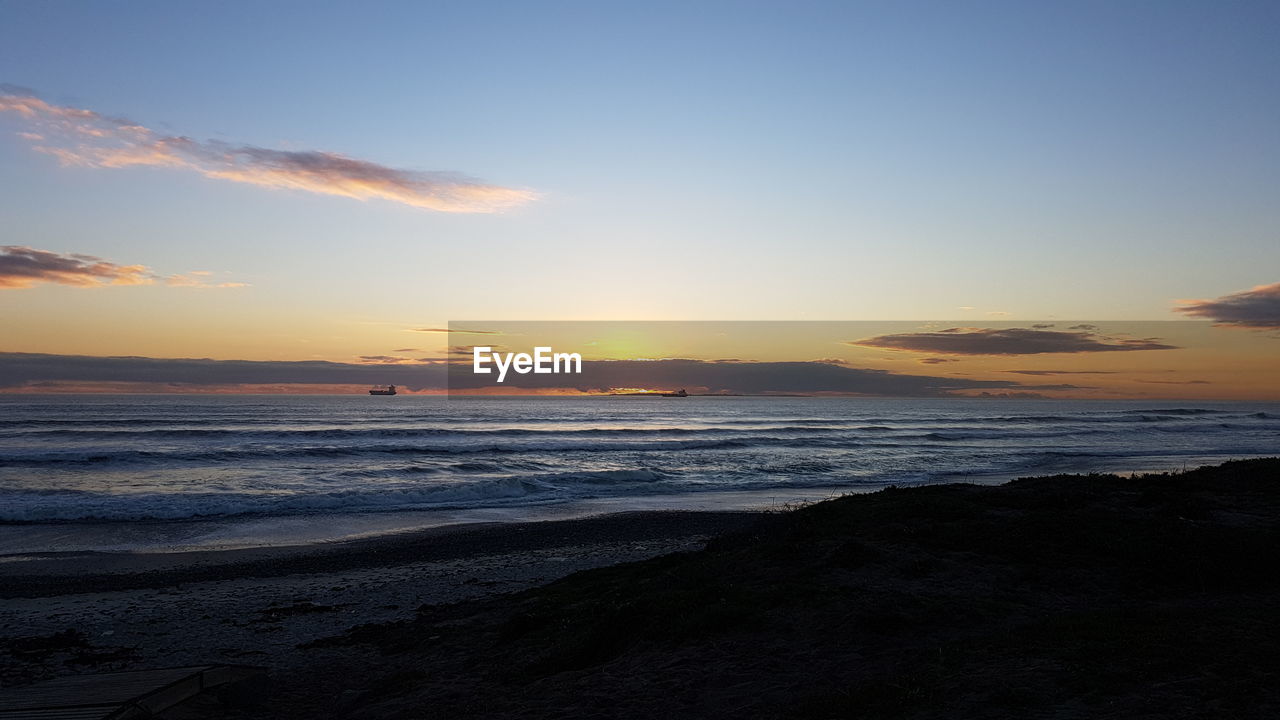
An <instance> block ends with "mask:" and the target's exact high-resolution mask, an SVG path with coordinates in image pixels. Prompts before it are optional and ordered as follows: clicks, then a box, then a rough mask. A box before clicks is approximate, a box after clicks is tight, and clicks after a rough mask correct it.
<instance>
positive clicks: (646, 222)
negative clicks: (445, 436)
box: [0, 0, 1280, 379]
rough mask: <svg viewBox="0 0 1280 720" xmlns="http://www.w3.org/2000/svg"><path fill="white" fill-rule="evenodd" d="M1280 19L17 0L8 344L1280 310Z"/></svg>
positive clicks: (116, 345) (10, 54) (3, 140)
mask: <svg viewBox="0 0 1280 720" xmlns="http://www.w3.org/2000/svg"><path fill="white" fill-rule="evenodd" d="M1278 36H1280V5H1277V4H1276V3H1274V2H1171V1H1166V0H1161V1H1159V2H1123V3H1117V2H1057V3H1048V2H1046V3H1024V2H966V3H954V2H833V3H805V2H786V3H782V2H770V3H758V2H681V3H660V2H655V3H642V4H636V3H599V2H590V3H588V2H582V3H570V2H547V3H524V2H510V3H499V2H474V3H429V2H404V3H395V2H382V3H324V4H320V3H291V2H272V3H244V2H229V3H171V2H157V3H150V2H130V3H111V2H59V3H30V2H17V1H13V0H0V83H4V86H3V88H0V187H2V188H3V189H4V192H3V193H0V217H3V224H2V225H0V246H5V247H6V248H9V249H6V250H4V251H0V310H2V311H3V319H2V320H0V331H2V332H0V336H2V338H3V339H2V340H0V351H3V352H8V353H33V354H50V355H88V356H122V355H129V356H146V357H155V358H212V359H215V360H250V361H289V362H292V361H327V362H334V363H361V362H365V361H363V360H361V358H364V357H375V356H392V355H396V350H397V349H399V348H402V347H423V346H428V345H430V343H428V342H426V339H424V337H423V334H421V333H418V332H416V330H417V329H419V328H423V327H436V326H443V325H445V324H447V323H448V322H449V321H450V320H456V319H460V318H476V317H486V318H500V319H507V320H915V321H926V320H947V321H954V322H955V326H957V327H961V326H968V325H980V324H981V323H983V322H990V321H993V320H1000V321H1006V320H1008V321H1026V322H1027V323H1030V322H1032V321H1056V320H1093V321H1106V320H1172V319H1185V318H1187V317H1192V318H1198V319H1200V320H1202V321H1203V322H1206V323H1207V322H1210V321H1214V320H1219V321H1221V320H1224V318H1223V317H1219V316H1217V315H1214V314H1213V312H1208V311H1205V312H1199V311H1197V308H1199V309H1201V310H1202V309H1204V308H1210V309H1211V310H1214V311H1219V310H1222V309H1223V308H1227V309H1230V310H1233V311H1238V310H1240V308H1242V307H1243V308H1245V309H1246V311H1247V313H1250V314H1248V316H1247V318H1246V319H1247V320H1248V322H1246V323H1241V322H1240V321H1239V318H1238V317H1237V316H1236V315H1230V316H1229V317H1226V318H1225V320H1226V323H1227V325H1228V326H1230V327H1228V330H1230V331H1231V332H1235V333H1237V334H1240V335H1243V334H1249V335H1250V336H1257V337H1262V338H1264V339H1272V340H1274V338H1272V337H1270V335H1267V333H1268V332H1270V333H1271V335H1274V334H1275V333H1274V332H1273V331H1274V329H1275V328H1276V327H1280V320H1277V317H1280V312H1278V311H1277V309H1276V305H1277V302H1280V301H1277V299H1276V298H1277V297H1280V290H1276V287H1277V286H1276V285H1275V284H1276V283H1277V282H1280V242H1277V240H1278V239H1280V238H1278V237H1277V236H1278V235H1280V202H1277V201H1278V200H1280V132H1277V122H1278V121H1280V74H1277V73H1276V72H1275V68H1276V67H1280V42H1277V40H1280V37H1278ZM1242 293H1244V294H1245V295H1241V294H1242ZM1249 293H1253V294H1249ZM1233 298H1234V299H1233ZM1220 299H1221V300H1220ZM1194 301H1199V302H1200V303H1201V304H1199V305H1197V304H1194ZM1205 303H1209V304H1207V305H1206V304H1205ZM1212 303H1217V304H1216V305H1214V304H1212ZM1179 308H1182V309H1183V310H1184V311H1186V310H1188V309H1190V312H1180V311H1179ZM1233 318H1234V319H1233ZM1024 327H1026V326H1024ZM429 339H433V340H436V346H434V347H425V350H426V351H427V354H432V353H436V352H439V351H442V350H443V348H444V347H445V345H444V344H442V343H443V340H442V339H438V338H429ZM1276 342H1280V340H1277V341H1276ZM0 379H2V378H0Z"/></svg>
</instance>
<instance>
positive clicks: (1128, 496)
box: [271, 459, 1280, 718]
mask: <svg viewBox="0 0 1280 720" xmlns="http://www.w3.org/2000/svg"><path fill="white" fill-rule="evenodd" d="M1277 557H1280V459H1268V460H1252V461H1239V462H1231V463H1226V464H1224V465H1221V466H1218V467H1213V468H1203V469H1200V470H1195V471H1191V472H1187V473H1182V474H1173V475H1168V474H1161V475H1145V476H1140V477H1133V478H1120V477H1115V476H1105V475H1090V476H1057V477H1046V478H1033V479H1024V480H1018V481H1015V482H1012V483H1009V484H1007V485H1004V486H1000V487H980V486H971V485H945V486H932V487H919V488H911V489H888V490H885V491H883V492H878V493H875V494H871V495H859V496H850V497H845V498H841V499H836V500H832V501H828V502H823V503H819V504H817V505H813V506H810V507H806V508H803V509H799V510H796V511H793V512H788V513H779V514H776V515H773V516H770V517H768V518H766V519H765V520H764V521H763V522H761V523H759V524H758V525H756V526H755V527H753V528H751V529H749V530H746V531H738V532H734V533H730V534H726V535H722V536H720V537H718V538H716V539H714V540H713V541H711V542H710V543H709V544H708V546H707V548H706V549H705V550H702V551H697V552H687V553H677V554H674V555H668V556H664V557H659V558H655V559H651V560H646V561H641V562H635V563H628V564H623V565H617V566H613V567H608V568H603V569H598V570H590V571H586V572H581V573H577V574H575V575H571V576H569V577H567V578H565V579H562V580H559V581H557V582H554V583H552V584H550V585H546V586H544V587H540V588H535V589H532V590H527V591H524V592H521V593H517V594H513V595H506V596H499V597H496V598H490V599H486V600H478V601H471V602H464V603H459V604H453V605H443V606H423V607H422V608H420V609H419V611H418V613H417V617H416V618H414V619H412V620H406V621H403V622H392V623H385V624H375V625H364V626H358V627H354V628H352V629H351V630H350V631H348V632H347V633H345V634H343V635H341V636H338V637H334V638H329V639H325V640H321V641H318V642H316V643H313V644H311V645H310V646H309V648H310V649H309V650H304V652H309V651H313V652H320V651H325V652H334V651H337V650H339V649H342V648H346V649H347V650H349V651H350V652H352V653H355V652H356V651H357V650H360V651H361V652H367V651H369V650H374V651H376V652H377V653H378V655H377V657H378V658H379V659H378V661H377V662H376V663H374V664H373V665H370V664H369V662H368V660H367V656H365V657H366V659H365V660H363V661H361V663H360V664H359V665H355V664H353V665H352V666H350V667H344V666H343V665H342V664H341V663H340V662H338V663H337V664H333V665H330V666H329V670H328V671H327V672H320V673H312V674H311V675H310V676H309V677H307V678H298V677H294V678H281V681H282V685H281V693H280V695H279V698H278V700H277V705H276V706H275V707H274V708H273V709H272V711H271V714H273V715H276V716H296V717H308V716H313V715H314V714H318V713H324V714H330V713H332V712H337V714H338V715H340V716H349V717H353V718H389V717H397V718H410V717H413V718H417V717H423V718H435V717H439V718H467V717H518V718H570V717H623V718H653V717H663V716H668V717H705V718H720V717H723V718H729V717H732V718H744V717H779V718H787V717H794V718H802V717H860V718H888V717H906V718H935V717H936V718H944V717H945V718H954V717H1089V718H1096V717H1116V718H1120V717H1123V718H1138V717H1150V718H1157V717H1158V718H1170V717H1206V718H1208V717H1214V718H1223V717H1230V718H1244V717H1249V718H1263V717H1278V716H1280V575H1277V574H1276V572H1275V562H1276V558H1277ZM335 655H336V656H337V657H341V654H340V653H335ZM335 709H336V710H335Z"/></svg>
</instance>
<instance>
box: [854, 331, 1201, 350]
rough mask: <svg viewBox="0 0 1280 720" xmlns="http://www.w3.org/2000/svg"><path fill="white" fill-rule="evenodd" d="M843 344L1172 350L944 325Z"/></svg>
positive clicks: (1151, 342)
mask: <svg viewBox="0 0 1280 720" xmlns="http://www.w3.org/2000/svg"><path fill="white" fill-rule="evenodd" d="M846 344H847V345H855V346H862V347H874V348H882V349H885V350H907V351H910V352H927V353H937V354H940V355H1041V354H1049V353H1086V352H1124V351H1134V350H1174V349H1176V348H1175V346H1173V345H1166V344H1164V343H1161V342H1158V341H1157V339H1155V338H1119V339H1118V338H1109V337H1104V336H1101V335H1097V334H1094V333H1091V332H1067V331H1060V330H1035V329H1031V328H1004V329H996V328H948V329H946V330H939V331H936V332H918V333H901V334H897V335H878V336H876V337H870V338H864V339H862V340H853V341H850V342H847V343H846Z"/></svg>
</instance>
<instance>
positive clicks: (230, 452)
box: [0, 395, 1280, 555]
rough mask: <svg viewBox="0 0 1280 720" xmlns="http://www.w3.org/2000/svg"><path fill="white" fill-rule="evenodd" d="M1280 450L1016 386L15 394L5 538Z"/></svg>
mask: <svg viewBox="0 0 1280 720" xmlns="http://www.w3.org/2000/svg"><path fill="white" fill-rule="evenodd" d="M1277 454H1280V405H1277V404H1268V403H1213V402H1188V401H1181V402H1151V401H1105V402H1084V401H1064V400H1004V399H955V398H942V399H902V398H894V399H883V398H830V397H828V398H780V397H779V398H761V397H694V398H687V399H674V398H638V397H591V398H495V397H462V398H459V397H453V398H443V397H428V396H412V395H399V396H395V397H370V396H363V395H362V396H354V395H353V396H279V395H275V396H265V395H254V396H247V395H148V396H139V395H131V396H124V395H77V396H72V395H48V396H32V395H10V396H0V554H9V555H12V554H15V553H31V552H58V551H69V550H71V551H82V550H122V549H123V550H179V549H192V548H205V547H243V546H253V545H269V544H289V543H306V542H318V541H324V540H333V539H339V538H346V537H355V536H360V535H368V534H377V533H382V532H391V531H395V530H402V529H408V528H413V527H424V526H430V525H440V524H449V523H457V522H475V521H492V520H519V519H537V518H547V517H566V516H572V515H575V514H578V515H580V514H586V513H591V512H607V511H620V510H635V509H653V508H675V509H680V508H685V509H734V508H748V507H752V508H755V507H768V506H781V505H786V504H788V503H794V502H802V501H806V500H812V499H815V498H821V497H826V496H830V495H835V494H840V493H844V492H856V491H866V490H873V489H877V488H881V487H884V486H887V485H913V484H920V483H938V482H957V481H964V482H988V483H990V482H1000V481H1003V480H1006V479H1010V478H1013V477H1017V476H1024V475H1039V474H1050V473H1063V472H1072V473H1075V472H1091V471H1107V472H1129V471H1143V470H1176V469H1182V468H1190V467H1196V466H1199V465H1203V464H1210V463H1217V462H1221V461H1224V460H1227V459H1232V458H1247V457H1257V456H1263V455H1277Z"/></svg>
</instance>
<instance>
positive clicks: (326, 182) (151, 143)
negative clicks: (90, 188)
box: [0, 87, 537, 213]
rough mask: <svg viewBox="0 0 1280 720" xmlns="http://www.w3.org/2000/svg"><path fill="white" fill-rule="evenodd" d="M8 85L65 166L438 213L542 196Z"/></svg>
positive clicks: (6, 103)
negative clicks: (190, 129)
mask: <svg viewBox="0 0 1280 720" xmlns="http://www.w3.org/2000/svg"><path fill="white" fill-rule="evenodd" d="M0 92H3V93H4V94H0V112H12V113H16V114H17V115H19V116H21V117H22V118H24V119H26V120H27V121H28V122H30V123H32V124H33V125H35V127H36V129H38V130H39V132H38V133H23V134H22V136H23V137H25V138H27V139H28V140H30V141H31V142H42V143H45V144H42V145H36V146H35V149H36V150H37V151H39V152H43V153H47V154H49V155H52V156H54V157H56V158H58V160H59V161H61V162H62V163H63V164H65V165H78V166H83V167H95V168H123V167H130V166H151V167H165V168H176V169H184V170H189V171H192V172H197V173H200V174H201V175H204V176H205V177H208V178H215V179H219V180H228V181H231V182H239V183H247V184H250V185H257V186H259V187H267V188H282V189H292V190H302V191H305V192H313V193H319V194H322V195H338V196H342V197H349V198H355V199H357V200H369V199H381V200H389V201H392V202H396V203H400V204H402V205H408V206H410V207H416V208H423V209H426V210H435V211H438V212H455V213H493V212H500V211H502V210H507V209H510V208H513V207H517V206H519V205H523V204H525V203H528V202H531V201H532V200H534V199H535V198H536V197H537V196H536V194H535V193H533V192H531V191H529V190H518V189H514V188H507V187H501V186H498V185H490V184H487V183H484V182H481V181H479V180H476V179H474V178H470V177H467V176H465V175H460V174H458V173H451V172H435V171H432V172H426V171H418V170H403V169H398V168H392V167H387V166H385V165H379V164H378V163H374V162H369V161H366V160H359V159H356V158H352V157H348V156H346V155H342V154H340V153H334V152H322V151H315V150H302V151H294V150H272V149H268V148H260V147H254V146H251V145H230V144H227V143H222V142H216V141H209V142H201V141H198V140H194V139H192V138H189V137H181V136H166V135H161V134H159V133H156V132H155V131H153V130H151V129H149V128H146V127H143V126H142V125H138V124H136V123H133V122H130V121H128V120H124V119H121V118H112V117H108V116H105V115H100V114H98V113H96V112H93V111H92V110H83V109H80V108H72V107H63V106H59V105H51V104H49V103H47V102H45V101H44V100H41V99H40V98H38V97H35V96H34V95H33V94H25V93H24V92H23V91H21V90H20V89H18V88H12V87H3V88H0Z"/></svg>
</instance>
